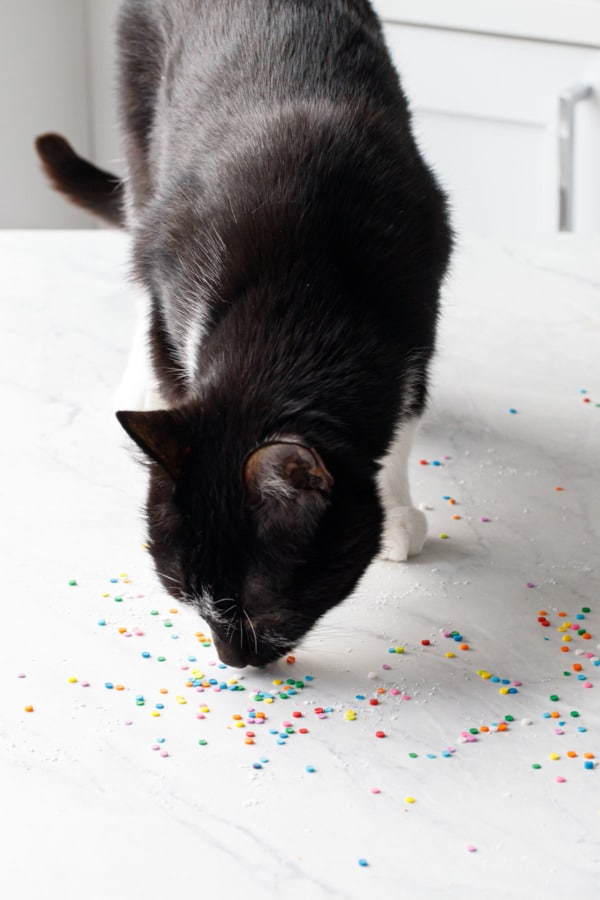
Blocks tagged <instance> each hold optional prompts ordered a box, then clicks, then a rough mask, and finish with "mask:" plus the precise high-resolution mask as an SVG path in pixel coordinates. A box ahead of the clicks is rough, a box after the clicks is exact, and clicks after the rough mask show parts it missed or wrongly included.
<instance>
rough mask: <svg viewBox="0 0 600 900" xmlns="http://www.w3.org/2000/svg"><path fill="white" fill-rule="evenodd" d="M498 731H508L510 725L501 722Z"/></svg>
mask: <svg viewBox="0 0 600 900" xmlns="http://www.w3.org/2000/svg"><path fill="white" fill-rule="evenodd" d="M498 731H508V725H507V724H506V722H500V724H499V725H498Z"/></svg>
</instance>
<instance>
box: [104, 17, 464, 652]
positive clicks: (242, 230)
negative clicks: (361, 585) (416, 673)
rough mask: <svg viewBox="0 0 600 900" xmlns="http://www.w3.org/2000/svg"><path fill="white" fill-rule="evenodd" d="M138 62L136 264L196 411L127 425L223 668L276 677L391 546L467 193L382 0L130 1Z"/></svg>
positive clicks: (155, 533)
mask: <svg viewBox="0 0 600 900" xmlns="http://www.w3.org/2000/svg"><path fill="white" fill-rule="evenodd" d="M119 49H120V59H121V97H122V103H123V110H122V112H123V123H124V130H125V134H126V137H127V142H128V156H129V169H130V176H131V178H130V182H129V184H128V191H129V203H130V209H131V226H132V231H133V236H134V242H135V249H134V264H135V269H136V273H137V276H138V277H139V279H140V280H141V281H142V282H143V283H144V284H145V285H146V286H147V289H148V291H149V292H150V294H151V296H152V301H153V325H152V343H153V357H154V362H155V366H156V369H157V373H158V376H159V378H160V382H161V386H162V390H163V392H164V395H165V398H166V399H167V400H168V401H169V403H170V404H171V406H173V407H175V408H174V409H172V411H170V412H168V413H123V414H120V419H121V421H122V424H123V425H124V427H125V428H126V429H127V431H128V432H129V434H130V435H131V436H132V437H133V439H134V440H136V441H137V442H138V444H139V445H140V446H141V447H142V448H143V449H144V450H145V451H146V453H147V454H148V456H149V457H150V458H151V459H152V460H153V462H152V464H151V471H150V488H149V497H148V506H147V512H148V521H149V531H150V544H151V551H152V554H153V557H154V560H155V563H156V568H157V571H158V573H159V575H160V577H161V578H162V580H163V583H164V585H165V587H166V588H167V589H168V590H169V591H171V592H172V593H173V594H175V595H176V596H181V597H183V598H184V599H186V600H189V601H191V602H193V603H196V605H197V606H198V609H199V611H200V612H201V613H202V615H203V616H204V617H205V618H206V619H207V620H208V621H209V623H210V624H211V627H212V630H213V636H214V638H215V642H216V645H217V648H218V650H219V653H220V655H221V657H222V658H223V659H224V660H225V661H227V662H231V663H233V664H236V665H245V664H247V663H251V664H254V665H258V664H262V663H265V662H268V661H270V660H272V659H275V658H277V657H278V656H280V655H282V654H283V653H285V652H287V651H289V649H291V648H292V647H293V646H294V644H295V643H296V642H297V641H298V640H299V639H300V638H301V637H302V635H303V634H305V633H306V631H307V630H308V629H310V627H311V626H312V625H313V624H314V623H315V622H316V621H317V619H318V618H319V617H320V616H322V615H323V613H325V612H326V611H327V610H329V609H330V608H331V607H333V606H334V605H335V604H337V603H339V602H340V601H341V600H343V599H344V598H345V597H346V596H347V595H348V594H349V593H350V592H351V591H352V589H353V588H354V586H355V585H356V583H357V581H358V579H359V578H360V576H361V575H362V574H363V572H364V571H365V568H366V567H367V565H368V564H369V563H370V561H371V560H372V559H373V557H374V555H375V554H376V552H377V550H378V547H379V542H380V534H381V527H382V519H383V512H382V507H381V503H380V500H379V497H378V494H377V487H376V480H375V479H376V475H377V472H378V461H379V460H380V459H381V458H382V456H383V455H384V454H385V452H386V449H387V448H388V446H389V445H390V442H391V440H392V437H393V431H394V428H395V426H396V424H397V422H398V418H399V415H400V413H401V412H402V410H404V415H406V416H410V415H411V414H415V413H418V412H420V411H421V410H422V408H423V405H424V403H425V398H426V388H427V370H428V363H429V359H430V356H431V353H432V351H433V348H434V341H435V329H436V321H437V316H438V294H439V288H440V282H441V280H442V278H443V275H444V273H445V270H446V266H447V262H448V257H449V252H450V245H451V236H450V230H449V225H448V216H447V210H446V200H445V197H444V195H443V193H442V192H441V190H440V189H439V187H438V185H437V183H436V181H435V179H434V177H433V176H432V174H431V172H430V170H429V169H428V168H427V166H426V165H425V163H424V162H423V160H422V158H421V156H420V154H419V152H418V149H417V147H416V145H415V142H414V140H413V137H412V134H411V130H410V116H409V112H408V109H407V104H406V101H405V98H404V95H403V93H402V91H401V88H400V86H399V83H398V77H397V74H396V72H395V70H394V69H393V66H392V64H391V61H390V59H389V56H388V53H387V50H386V48H385V45H384V42H383V38H382V34H381V30H380V26H379V23H378V21H377V19H376V17H375V15H374V13H373V11H372V9H371V6H370V4H369V3H368V2H366V0H327V2H325V0H251V2H250V0H178V2H176V3H174V2H172V0H127V2H126V3H125V5H124V8H123V11H122V14H121V20H120V26H119ZM196 307H199V308H201V309H202V310H203V314H204V320H205V333H204V335H203V337H202V340H201V341H200V343H199V345H198V347H197V358H196V375H195V377H194V379H193V381H192V383H190V380H189V378H188V375H187V374H186V365H185V359H186V357H185V352H184V351H185V339H186V334H187V329H186V325H185V322H186V319H187V318H188V313H189V310H190V309H194V308H196ZM409 381H410V383H411V384H413V385H414V384H415V383H416V384H418V389H417V391H416V392H413V394H412V396H411V401H410V405H408V404H407V400H406V391H407V386H408V383H409ZM403 404H404V405H403ZM290 445H292V447H291V449H290ZM269 447H271V448H273V447H274V448H275V449H272V450H268V448H269ZM253 453H258V454H262V455H260V456H255V457H253ZM249 459H251V460H253V462H252V463H251V464H248V460H249ZM256 460H258V463H257V464H256V465H254V463H255V462H256ZM307 473H308V474H307Z"/></svg>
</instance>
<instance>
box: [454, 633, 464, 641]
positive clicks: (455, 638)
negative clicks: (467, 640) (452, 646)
mask: <svg viewBox="0 0 600 900" xmlns="http://www.w3.org/2000/svg"><path fill="white" fill-rule="evenodd" d="M462 639H463V636H462V634H455V635H454V637H453V640H455V641H462Z"/></svg>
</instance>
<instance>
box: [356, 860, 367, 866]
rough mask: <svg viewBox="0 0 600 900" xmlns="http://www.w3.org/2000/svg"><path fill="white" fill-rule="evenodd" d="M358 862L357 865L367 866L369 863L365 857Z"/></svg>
mask: <svg viewBox="0 0 600 900" xmlns="http://www.w3.org/2000/svg"><path fill="white" fill-rule="evenodd" d="M358 864H359V866H368V865H369V863H368V862H367V860H366V859H359V861H358Z"/></svg>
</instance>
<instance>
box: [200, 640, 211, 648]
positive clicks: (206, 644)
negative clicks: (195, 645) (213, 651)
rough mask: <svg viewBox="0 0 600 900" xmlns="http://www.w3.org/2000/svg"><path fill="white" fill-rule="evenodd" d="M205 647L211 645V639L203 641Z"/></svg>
mask: <svg viewBox="0 0 600 900" xmlns="http://www.w3.org/2000/svg"><path fill="white" fill-rule="evenodd" d="M202 646H203V647H210V641H202Z"/></svg>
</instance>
